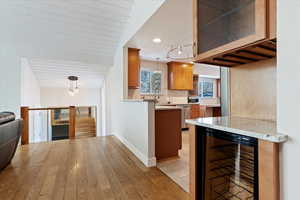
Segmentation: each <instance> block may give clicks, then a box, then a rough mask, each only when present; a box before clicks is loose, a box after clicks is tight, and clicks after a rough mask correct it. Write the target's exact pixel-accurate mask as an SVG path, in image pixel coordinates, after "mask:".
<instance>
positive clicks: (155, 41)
mask: <svg viewBox="0 0 300 200" xmlns="http://www.w3.org/2000/svg"><path fill="white" fill-rule="evenodd" d="M152 41H153V42H154V43H161V39H160V38H154V39H153V40H152Z"/></svg>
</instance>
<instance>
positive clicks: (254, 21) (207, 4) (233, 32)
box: [193, 0, 276, 67]
mask: <svg viewBox="0 0 300 200" xmlns="http://www.w3.org/2000/svg"><path fill="white" fill-rule="evenodd" d="M193 1H194V31H193V35H194V57H195V61H196V62H200V63H206V64H213V65H220V66H228V67H230V66H235V65H241V64H246V63H249V62H255V61H259V60H264V59H268V58H272V57H275V56H276V39H275V38H276V0H228V1H224V0H193Z"/></svg>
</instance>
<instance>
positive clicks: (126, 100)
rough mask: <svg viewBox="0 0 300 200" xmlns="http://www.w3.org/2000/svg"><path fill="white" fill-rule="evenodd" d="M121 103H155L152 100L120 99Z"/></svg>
mask: <svg viewBox="0 0 300 200" xmlns="http://www.w3.org/2000/svg"><path fill="white" fill-rule="evenodd" d="M122 101H123V102H155V100H154V99H122Z"/></svg>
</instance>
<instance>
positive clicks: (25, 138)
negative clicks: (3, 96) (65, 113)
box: [21, 106, 76, 145]
mask: <svg viewBox="0 0 300 200" xmlns="http://www.w3.org/2000/svg"><path fill="white" fill-rule="evenodd" d="M56 109H68V110H69V139H74V138H75V123H76V120H75V119H76V108H75V106H70V107H48V108H29V107H21V117H22V119H23V128H22V142H21V144H22V145H26V144H29V111H34V110H56Z"/></svg>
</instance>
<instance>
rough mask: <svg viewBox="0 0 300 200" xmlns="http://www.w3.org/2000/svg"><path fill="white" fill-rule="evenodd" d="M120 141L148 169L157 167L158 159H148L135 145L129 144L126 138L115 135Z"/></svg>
mask: <svg viewBox="0 0 300 200" xmlns="http://www.w3.org/2000/svg"><path fill="white" fill-rule="evenodd" d="M113 135H114V136H115V137H116V138H118V140H120V141H121V142H122V143H123V144H124V145H125V146H126V147H127V148H128V149H129V150H130V151H131V152H132V153H133V154H134V155H135V156H136V157H137V158H138V159H139V160H140V161H141V162H142V163H143V164H144V165H145V166H146V167H155V166H156V157H152V158H148V157H147V156H145V155H144V154H143V153H141V152H140V151H139V150H138V149H137V148H136V147H135V146H134V145H133V144H131V143H130V142H128V141H127V140H126V139H125V138H123V137H121V136H119V135H117V134H113Z"/></svg>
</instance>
